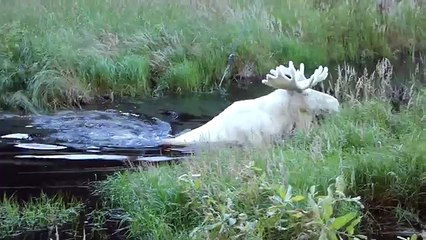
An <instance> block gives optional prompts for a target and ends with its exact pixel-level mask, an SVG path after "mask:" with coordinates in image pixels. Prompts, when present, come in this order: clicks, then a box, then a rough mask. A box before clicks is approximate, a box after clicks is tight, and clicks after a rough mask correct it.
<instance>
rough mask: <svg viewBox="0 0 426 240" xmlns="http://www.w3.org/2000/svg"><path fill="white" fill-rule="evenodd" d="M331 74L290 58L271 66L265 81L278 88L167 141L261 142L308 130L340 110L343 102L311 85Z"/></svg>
mask: <svg viewBox="0 0 426 240" xmlns="http://www.w3.org/2000/svg"><path fill="white" fill-rule="evenodd" d="M327 76H328V68H327V67H322V66H319V67H318V68H317V69H316V70H315V71H314V73H313V74H312V75H311V77H310V78H306V77H305V74H304V64H303V63H301V64H300V69H299V70H297V69H296V68H295V67H294V64H293V62H292V61H289V65H288V67H285V66H283V65H280V66H278V67H276V68H275V69H271V70H270V73H269V74H267V75H266V78H265V79H263V80H262V83H263V84H265V85H267V86H270V87H272V88H276V90H274V91H273V92H271V93H269V94H267V95H265V96H261V97H258V98H254V99H248V100H241V101H236V102H234V103H232V104H231V105H230V106H228V107H227V108H226V109H225V110H223V111H222V112H221V113H220V114H218V115H217V116H216V117H214V118H213V119H211V120H210V121H209V122H207V123H206V124H204V125H202V126H200V127H198V128H195V129H193V130H191V131H189V132H186V133H184V134H182V135H179V136H177V137H175V138H168V139H165V140H164V144H170V145H190V144H196V143H236V144H241V145H247V144H253V145H261V144H264V143H267V142H271V141H274V140H276V139H277V138H279V137H282V136H283V135H286V134H289V133H290V132H291V131H292V130H296V131H297V130H301V131H308V130H309V129H310V128H311V124H312V121H313V120H314V119H315V116H316V115H319V114H324V113H333V112H337V111H339V102H338V100H337V99H336V98H334V97H333V96H331V95H328V94H326V93H322V92H319V91H316V90H314V89H311V88H312V87H313V86H315V85H316V84H318V83H319V82H321V81H324V80H325V79H326V78H327Z"/></svg>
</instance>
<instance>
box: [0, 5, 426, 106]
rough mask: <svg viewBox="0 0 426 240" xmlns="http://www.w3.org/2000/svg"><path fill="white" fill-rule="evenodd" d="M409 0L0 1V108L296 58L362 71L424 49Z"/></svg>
mask: <svg viewBox="0 0 426 240" xmlns="http://www.w3.org/2000/svg"><path fill="white" fill-rule="evenodd" d="M406 2H407V1H403V3H402V4H401V5H399V6H396V7H394V8H393V9H392V11H391V12H390V13H386V14H383V13H380V12H379V11H377V9H376V5H375V3H374V1H367V0H361V1H355V0H349V1H339V2H332V1H326V0H320V1H308V0H297V1H290V0H286V1H277V0H268V1H255V0H238V1H229V0H221V1H198V0H194V1H184V0H181V1H173V2H170V1H164V0H160V1H150V0H128V1H119V2H117V1H109V0H107V1H100V0H94V1H82V0H77V1H72V2H71V1H65V0H59V1H53V0H35V1H10V0H1V1H0V4H1V6H2V14H1V16H0V33H1V34H0V35H1V36H2V37H1V38H0V62H1V64H2V65H1V68H0V93H2V94H1V100H0V104H1V105H2V106H3V107H19V108H24V109H28V110H31V109H33V110H34V109H40V108H55V107H62V106H69V105H79V104H84V103H88V102H91V101H92V100H94V99H95V97H99V96H103V95H115V96H132V97H134V96H147V95H150V94H159V93H162V92H167V91H177V92H183V93H185V92H191V91H207V90H210V89H211V88H212V87H214V86H215V84H216V83H217V82H218V81H219V80H220V79H221V77H222V74H223V72H224V70H225V68H226V66H227V58H228V55H229V54H231V53H235V54H236V55H237V57H236V60H235V62H234V64H233V65H232V68H231V70H232V75H264V74H265V73H266V72H267V71H268V70H269V69H270V68H271V67H274V66H275V65H277V64H281V63H283V62H287V61H288V60H293V61H295V62H305V64H306V65H307V68H308V69H312V68H314V67H316V66H317V65H319V64H328V65H330V64H334V65H337V64H341V63H343V61H346V62H349V63H351V64H362V63H364V64H365V63H366V62H370V61H372V60H376V59H378V58H381V57H387V58H389V59H392V58H393V57H396V56H400V54H401V53H403V54H406V55H407V54H408V55H410V54H415V53H416V52H421V51H424V50H425V49H426V45H425V44H426V43H425V41H424V39H425V37H426V31H425V29H426V26H425V22H426V17H425V16H426V8H425V6H417V7H415V8H410V7H407V6H409V5H408V4H406Z"/></svg>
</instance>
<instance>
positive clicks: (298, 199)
mask: <svg viewBox="0 0 426 240" xmlns="http://www.w3.org/2000/svg"><path fill="white" fill-rule="evenodd" d="M304 199H305V196H302V195H296V196H294V197H292V198H291V201H293V202H300V201H302V200H304Z"/></svg>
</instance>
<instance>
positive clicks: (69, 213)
mask: <svg viewBox="0 0 426 240" xmlns="http://www.w3.org/2000/svg"><path fill="white" fill-rule="evenodd" d="M81 210H82V204H81V203H79V202H77V201H71V202H66V201H64V199H62V198H61V197H58V196H56V197H47V196H45V195H42V196H41V197H39V198H37V199H32V200H30V201H28V202H26V203H24V204H23V205H22V204H19V203H18V202H17V201H16V200H15V199H13V198H6V197H4V198H3V200H2V201H1V202H0V239H8V238H10V237H11V236H13V235H15V236H17V235H19V234H21V233H25V232H26V231H34V230H49V231H55V227H58V228H61V227H62V226H64V225H65V224H71V225H73V224H77V223H78V221H79V216H80V211H81ZM52 229H53V230H52Z"/></svg>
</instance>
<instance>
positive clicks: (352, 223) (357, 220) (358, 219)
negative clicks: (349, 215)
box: [346, 216, 361, 235]
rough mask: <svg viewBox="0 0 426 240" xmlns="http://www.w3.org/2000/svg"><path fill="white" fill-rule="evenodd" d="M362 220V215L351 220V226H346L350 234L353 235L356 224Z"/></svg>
mask: <svg viewBox="0 0 426 240" xmlns="http://www.w3.org/2000/svg"><path fill="white" fill-rule="evenodd" d="M360 222H361V216H359V217H357V218H356V219H355V220H353V221H352V222H351V224H350V225H349V226H347V227H346V231H347V232H348V234H350V235H353V234H354V232H355V226H356V225H357V224H358V223H360Z"/></svg>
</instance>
